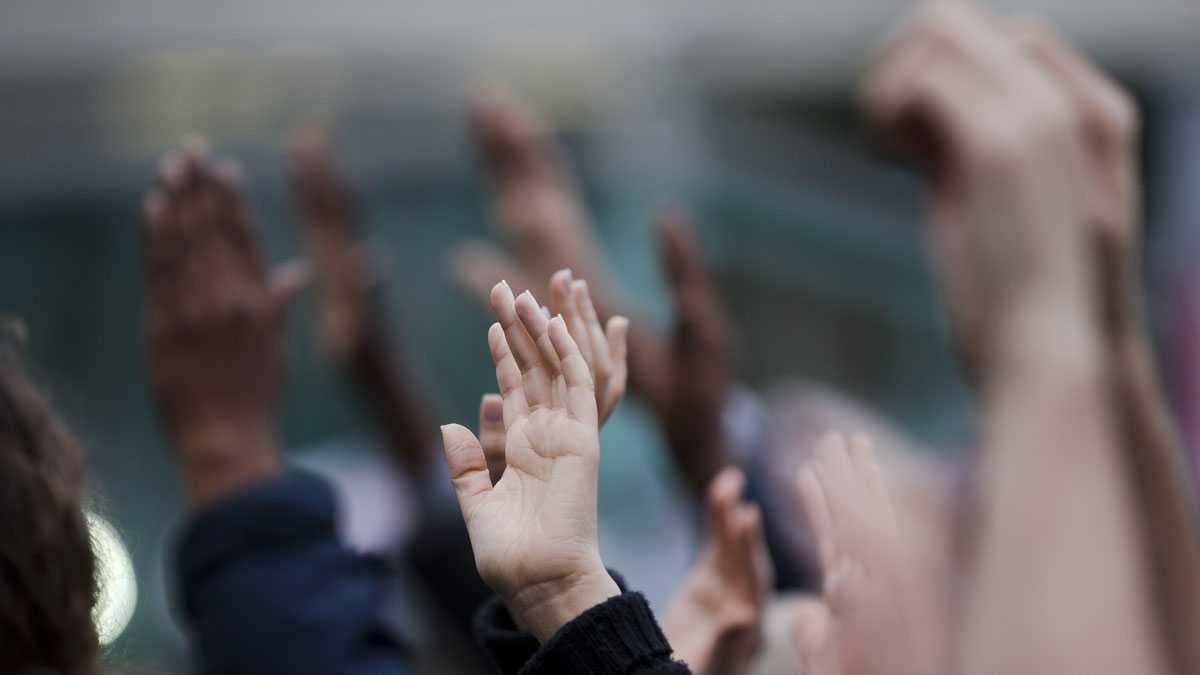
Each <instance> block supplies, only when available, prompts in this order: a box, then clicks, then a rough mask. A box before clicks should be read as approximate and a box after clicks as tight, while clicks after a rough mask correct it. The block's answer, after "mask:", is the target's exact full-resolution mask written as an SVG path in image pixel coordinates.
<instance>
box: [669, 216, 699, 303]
mask: <svg viewBox="0 0 1200 675" xmlns="http://www.w3.org/2000/svg"><path fill="white" fill-rule="evenodd" d="M658 246H659V256H660V258H661V262H662V265H663V269H664V270H665V271H666V275H667V283H668V284H669V285H670V287H671V293H672V295H674V296H675V299H676V301H677V302H676V304H678V298H679V295H680V294H682V293H684V292H686V291H688V290H689V289H692V288H694V287H696V286H698V285H699V286H701V287H704V286H706V285H707V283H708V268H707V267H706V266H705V263H704V253H703V251H701V250H700V244H699V242H698V241H696V233H695V231H694V230H693V229H692V225H691V223H690V222H689V221H688V218H687V215H685V214H684V212H683V211H682V210H679V209H672V210H670V211H667V212H666V213H664V214H663V215H662V216H660V217H659V219H658Z"/></svg>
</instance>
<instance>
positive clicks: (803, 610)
mask: <svg viewBox="0 0 1200 675" xmlns="http://www.w3.org/2000/svg"><path fill="white" fill-rule="evenodd" d="M815 455H816V457H815V459H813V460H812V461H810V462H809V463H808V464H806V465H805V466H803V467H801V469H800V471H799V473H798V474H797V485H798V489H799V494H800V499H801V502H802V504H803V506H804V511H805V514H806V515H807V518H808V522H809V526H810V527H811V528H812V530H813V534H814V536H815V537H816V540H817V548H818V551H819V557H820V561H821V568H822V570H823V571H824V579H825V581H824V593H823V600H822V601H821V602H809V603H805V604H803V605H801V606H800V607H799V608H798V611H797V614H796V619H795V620H796V623H795V632H796V644H797V648H798V649H799V650H800V656H801V659H802V660H803V661H804V663H805V664H806V666H807V668H808V670H807V671H806V672H808V673H811V675H886V674H897V675H922V674H926V673H932V672H937V671H936V670H935V669H934V668H933V665H934V664H935V663H936V661H937V659H938V657H939V654H937V653H936V652H935V651H933V648H932V645H933V644H934V643H933V639H934V636H932V635H930V634H929V631H930V630H931V626H932V625H934V624H930V623H929V622H928V621H927V618H928V617H927V616H926V615H925V614H924V613H923V612H922V607H923V605H922V603H921V601H920V598H918V597H917V592H916V589H917V588H918V584H919V577H920V572H919V570H917V569H915V567H914V558H913V557H912V556H911V555H910V554H909V552H908V551H906V549H905V547H904V543H903V536H902V533H901V532H900V529H899V527H898V526H897V517H896V512H895V509H894V507H893V505H892V500H891V496H890V495H889V494H888V490H887V487H886V485H885V484H884V480H883V476H882V474H881V472H880V469H879V465H878V464H877V462H876V459H875V450H874V447H873V445H872V442H871V439H870V438H868V437H866V436H862V435H858V436H855V437H853V438H851V439H850V440H849V441H847V439H846V438H845V437H844V436H843V435H841V434H839V433H829V434H826V435H825V436H823V437H822V438H821V439H820V440H818V441H817V447H816V450H815Z"/></svg>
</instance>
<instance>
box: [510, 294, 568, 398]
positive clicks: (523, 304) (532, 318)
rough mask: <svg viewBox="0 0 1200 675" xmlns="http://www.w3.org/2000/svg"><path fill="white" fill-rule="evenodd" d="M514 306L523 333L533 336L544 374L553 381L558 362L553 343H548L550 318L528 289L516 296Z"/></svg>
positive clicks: (556, 372) (557, 369)
mask: <svg viewBox="0 0 1200 675" xmlns="http://www.w3.org/2000/svg"><path fill="white" fill-rule="evenodd" d="M516 306H517V317H518V318H520V320H521V324H522V325H523V326H524V327H525V333H526V334H528V335H529V337H531V338H533V342H534V344H535V345H536V346H537V350H538V353H539V354H540V355H541V360H542V365H543V367H544V368H545V370H546V375H547V376H548V377H550V379H551V382H552V383H553V380H554V378H556V377H557V376H558V371H559V363H558V354H557V353H556V352H555V351H554V345H552V344H550V334H549V329H550V318H549V317H548V316H546V313H545V312H543V311H542V307H541V305H539V304H538V301H537V298H534V297H533V293H531V292H529V291H525V292H523V293H521V294H520V295H519V296H517V305H516Z"/></svg>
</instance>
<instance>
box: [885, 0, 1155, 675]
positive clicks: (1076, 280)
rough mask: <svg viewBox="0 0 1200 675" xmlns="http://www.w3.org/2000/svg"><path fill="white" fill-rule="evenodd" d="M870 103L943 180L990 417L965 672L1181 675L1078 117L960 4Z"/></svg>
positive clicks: (892, 54)
mask: <svg viewBox="0 0 1200 675" xmlns="http://www.w3.org/2000/svg"><path fill="white" fill-rule="evenodd" d="M866 100H867V105H868V110H869V112H870V113H871V114H872V117H873V118H874V119H875V121H876V122H877V123H879V124H881V126H882V129H883V130H884V131H885V133H887V134H889V135H890V136H892V137H893V138H896V139H899V140H901V141H902V142H904V143H906V144H907V149H909V150H910V151H913V152H915V153H917V154H918V156H919V157H920V158H922V159H923V160H924V161H925V162H926V164H927V168H928V169H929V170H930V172H931V174H932V176H933V179H934V193H935V197H934V201H935V211H936V215H935V220H937V221H938V222H937V224H935V235H934V240H935V246H936V248H937V257H938V258H939V260H940V261H941V264H942V267H943V283H944V285H945V286H946V287H947V291H946V295H947V298H948V301H949V302H950V304H951V315H952V318H953V319H954V321H955V328H956V331H957V332H958V334H959V336H960V343H961V344H963V345H965V346H967V347H968V349H967V350H966V351H967V352H968V354H967V355H968V357H970V361H971V366H972V367H973V368H974V374H975V375H976V378H975V379H976V382H977V384H979V385H980V388H981V392H980V393H981V399H982V402H983V407H984V415H983V445H984V450H985V454H984V481H985V482H984V489H983V496H982V499H981V503H980V505H979V507H978V529H979V532H978V538H977V541H976V546H975V550H973V551H972V554H973V555H974V560H973V561H972V569H971V570H970V572H971V575H972V576H971V579H972V582H973V583H972V584H971V585H970V587H969V588H968V596H967V598H966V600H965V605H964V606H965V608H966V613H965V615H964V617H963V621H962V625H963V626H964V628H963V633H962V636H961V639H960V640H959V642H960V643H961V646H960V648H959V654H958V657H959V658H958V659H957V661H958V663H957V664H955V665H956V666H957V670H956V672H964V673H984V672H989V673H990V672H1022V673H1046V674H1047V675H1049V674H1050V673H1062V672H1088V673H1126V672H1139V673H1157V672H1163V663H1162V656H1163V655H1162V654H1161V652H1160V651H1159V649H1158V644H1157V639H1156V637H1155V636H1154V630H1155V623H1156V622H1155V620H1154V617H1153V615H1152V610H1151V608H1150V604H1151V603H1150V600H1149V597H1148V596H1149V593H1148V592H1147V591H1148V589H1149V588H1150V583H1149V579H1148V576H1147V568H1146V564H1145V563H1146V560H1145V556H1144V553H1143V549H1142V547H1141V542H1140V535H1139V533H1138V527H1137V522H1136V521H1137V516H1136V513H1137V505H1136V503H1135V499H1134V495H1133V490H1132V489H1131V485H1130V481H1129V478H1128V476H1127V475H1125V474H1124V469H1123V464H1124V459H1123V453H1124V452H1125V450H1124V449H1123V448H1122V447H1121V444H1122V440H1123V439H1122V438H1121V433H1120V432H1119V430H1118V424H1119V423H1118V421H1117V420H1116V419H1115V418H1114V416H1113V415H1112V413H1113V408H1112V405H1113V402H1114V400H1115V398H1114V396H1113V392H1112V386H1111V384H1112V379H1111V375H1112V371H1111V369H1110V366H1109V362H1108V361H1107V360H1106V359H1105V356H1104V345H1103V343H1102V336H1103V329H1102V326H1101V320H1102V316H1101V315H1100V312H1099V311H1098V309H1099V308H1100V307H1101V304H1102V303H1101V302H1100V300H1101V297H1102V296H1101V293H1100V289H1101V283H1100V280H1099V279H1097V274H1096V267H1095V265H1094V264H1093V262H1094V258H1093V257H1092V253H1093V248H1092V239H1091V237H1090V236H1089V234H1090V233H1089V231H1088V229H1087V228H1086V227H1085V225H1086V224H1087V220H1088V216H1089V205H1090V203H1091V198H1090V196H1089V195H1090V192H1091V189H1092V186H1093V178H1092V177H1091V175H1090V173H1089V164H1088V159H1089V157H1088V151H1087V148H1086V146H1085V143H1084V141H1083V138H1082V136H1083V135H1082V134H1080V133H1079V130H1080V129H1082V128H1083V124H1082V123H1081V121H1080V118H1079V115H1078V111H1077V110H1076V108H1075V107H1074V105H1073V103H1072V100H1071V99H1070V97H1069V96H1068V95H1067V94H1065V93H1064V91H1063V89H1062V87H1061V86H1060V85H1059V84H1058V83H1057V82H1056V81H1055V80H1054V79H1052V78H1051V77H1050V76H1048V75H1047V74H1046V72H1045V71H1044V69H1043V68H1042V66H1041V65H1039V64H1038V63H1036V62H1035V61H1034V60H1033V59H1031V58H1030V57H1029V55H1028V54H1027V53H1025V51H1024V50H1023V48H1022V47H1021V46H1020V45H1019V44H1018V43H1017V41H1015V40H1013V39H1012V37H1011V36H1010V35H1009V34H1008V33H1006V32H1005V30H1004V27H1003V26H1002V25H1001V24H1000V23H999V22H998V21H996V20H995V19H994V18H993V17H991V16H989V15H987V14H986V13H984V12H983V11H982V10H980V9H979V8H976V7H974V6H972V5H970V4H968V3H959V2H954V3H952V2H928V3H925V4H923V5H922V6H921V7H920V8H919V9H918V11H917V12H916V13H915V15H914V18H913V19H912V20H911V21H910V22H909V23H908V24H907V25H905V26H904V27H903V28H902V30H901V31H899V32H898V33H897V34H896V36H895V38H894V39H893V41H892V43H891V44H890V45H889V47H888V49H887V50H886V51H885V52H884V55H883V58H882V59H881V60H880V62H879V64H878V65H877V66H876V68H875V69H874V70H873V73H872V76H871V78H870V79H869V82H868V87H867V97H866ZM989 184H990V188H989ZM963 186H966V189H962V188H963Z"/></svg>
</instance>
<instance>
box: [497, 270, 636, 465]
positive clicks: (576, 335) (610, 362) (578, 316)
mask: <svg viewBox="0 0 1200 675" xmlns="http://www.w3.org/2000/svg"><path fill="white" fill-rule="evenodd" d="M506 283H507V282H506ZM510 301H511V302H512V305H511V306H510V305H509V304H508V303H509V302H510ZM491 302H493V303H500V304H499V305H494V309H495V311H496V313H497V314H498V315H504V316H510V315H512V314H513V313H515V312H516V311H517V308H516V304H517V303H516V301H515V300H513V299H512V295H511V294H507V295H500V296H494V297H493V298H492V300H491ZM521 302H522V303H524V302H525V301H523V300H522V301H521ZM545 312H549V313H550V314H557V315H561V316H562V317H563V320H564V321H565V322H566V324H567V328H568V330H569V332H570V333H571V337H572V339H574V340H575V344H576V345H578V346H579V348H580V349H579V351H580V353H582V354H583V358H584V360H585V361H587V364H588V370H589V371H590V372H591V374H592V379H593V381H594V382H595V383H596V392H597V396H596V398H597V404H598V412H599V415H600V425H601V426H603V425H604V422H605V421H607V420H608V418H609V416H610V415H612V412H613V410H615V409H616V407H617V403H619V402H620V400H621V398H622V397H623V396H624V395H625V381H626V376H627V372H628V367H627V366H626V363H625V336H626V334H627V332H628V328H629V320H628V319H626V318H625V317H623V316H614V317H612V318H611V319H609V320H608V324H607V327H606V328H602V327H601V325H600V319H599V317H598V316H597V315H596V310H595V308H594V307H593V306H592V300H591V297H590V295H589V294H588V287H587V283H586V282H584V281H583V280H582V279H574V280H573V279H572V278H571V271H570V270H559V271H557V272H555V273H554V275H553V276H552V277H551V278H550V307H549V308H543V313H545ZM500 403H501V401H500V397H499V396H498V395H496V394H484V396H483V399H482V400H481V401H480V407H479V440H480V443H482V445H483V452H484V454H485V455H486V456H487V459H488V469H489V470H490V471H491V474H492V482H493V483H494V482H496V481H497V480H500V476H501V474H503V473H504V425H503V417H502V415H501V414H500V413H501V407H500Z"/></svg>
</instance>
